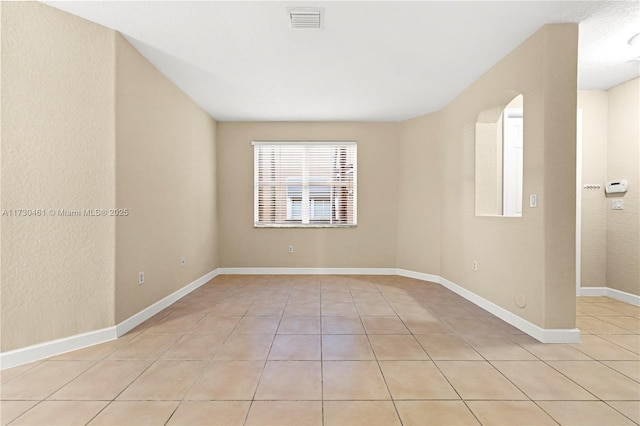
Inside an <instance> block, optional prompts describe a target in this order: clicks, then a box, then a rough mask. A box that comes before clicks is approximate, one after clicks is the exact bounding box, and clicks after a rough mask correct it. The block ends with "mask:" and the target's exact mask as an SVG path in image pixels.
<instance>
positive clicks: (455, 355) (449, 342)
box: [415, 334, 483, 361]
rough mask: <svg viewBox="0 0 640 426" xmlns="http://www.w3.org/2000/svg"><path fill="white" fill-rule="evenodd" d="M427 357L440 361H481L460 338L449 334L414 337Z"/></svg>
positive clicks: (473, 350)
mask: <svg viewBox="0 0 640 426" xmlns="http://www.w3.org/2000/svg"><path fill="white" fill-rule="evenodd" d="M415 337H416V339H417V340H418V342H419V343H420V344H421V345H422V347H423V348H424V350H425V351H426V352H427V354H428V355H429V357H430V358H431V359H434V360H441V361H472V360H482V359H483V358H482V356H480V354H479V353H478V352H476V351H475V349H473V348H472V347H471V346H469V345H468V344H467V342H465V341H464V340H463V339H462V338H460V337H458V336H452V335H449V334H418V335H416V336H415Z"/></svg>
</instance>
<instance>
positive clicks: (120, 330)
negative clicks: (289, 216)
mask: <svg viewBox="0 0 640 426" xmlns="http://www.w3.org/2000/svg"><path fill="white" fill-rule="evenodd" d="M223 274H228V275H318V274H330V275H399V276H403V277H408V278H414V279H418V280H423V281H430V282H435V283H438V284H441V285H443V286H445V287H446V288H448V289H449V290H451V291H453V292H455V293H456V294H458V295H460V296H462V297H464V298H465V299H467V300H469V301H470V302H472V303H474V304H476V305H478V306H479V307H481V308H483V309H484V310H486V311H488V312H490V313H492V314H493V315H495V316H497V317H498V318H500V319H502V320H504V321H505V322H507V323H509V324H511V325H512V326H514V327H516V328H518V329H519V330H522V331H523V332H525V333H527V334H528V335H530V336H532V337H534V338H535V339H537V340H539V341H541V342H543V343H576V342H579V341H580V331H579V330H578V329H544V328H541V327H538V326H537V325H535V324H533V323H531V322H529V321H527V320H525V319H523V318H521V317H519V316H517V315H515V314H514V313H512V312H510V311H508V310H506V309H504V308H502V307H500V306H498V305H496V304H495V303H493V302H490V301H488V300H487V299H484V298H483V297H481V296H478V295H477V294H475V293H473V292H471V291H469V290H467V289H465V288H464V287H461V286H459V285H458V284H455V283H453V282H452V281H449V280H447V279H446V278H443V277H440V276H439V275H432V274H426V273H422V272H414V271H409V270H405V269H396V268H218V269H216V270H214V271H211V272H209V273H208V274H206V275H204V276H202V277H200V278H198V279H197V280H195V281H193V282H192V283H190V284H187V285H186V286H184V287H183V288H181V289H180V290H178V291H176V292H174V293H172V294H170V295H169V296H167V297H165V298H163V299H162V300H160V301H158V302H156V303H154V304H153V305H151V306H149V307H147V308H145V309H143V310H142V311H140V312H138V313H137V314H135V315H133V316H131V317H130V318H128V319H126V320H124V321H122V322H121V323H119V324H117V325H115V326H113V327H107V328H103V329H100V330H95V331H91V332H88V333H83V334H78V335H74V336H69V337H66V338H63V339H58V340H53V341H50V342H44V343H40V344H37V345H33V346H28V347H25V348H20V349H16V350H13V351H8V352H3V353H0V369H2V370H3V369H6V368H11V367H16V366H19V365H22V364H27V363H29V362H33V361H37V360H41V359H44V358H49V357H52V356H55V355H60V354H63V353H65V352H69V351H73V350H77V349H82V348H84V347H87V346H91V345H95V344H98V343H104V342H108V341H110V340H113V339H116V338H118V337H120V336H122V335H124V334H125V333H127V332H128V331H130V330H132V329H133V328H135V327H137V326H138V325H140V324H142V323H143V322H144V321H146V320H147V319H149V318H151V317H152V316H153V315H155V314H157V313H158V312H160V311H161V310H163V309H165V308H167V307H168V306H170V305H171V304H173V303H174V302H176V301H177V300H179V299H180V298H182V297H184V296H186V295H187V294H189V293H191V292H192V291H194V290H196V289H197V288H198V287H200V286H202V285H203V284H205V283H207V282H208V281H210V280H212V279H213V278H215V277H216V276H218V275H223ZM602 289H604V291H603V290H602ZM582 290H583V291H584V293H585V294H582V295H598V296H600V295H606V296H609V297H612V298H614V299H617V300H621V301H624V302H627V303H631V304H634V305H638V306H640V297H639V296H636V295H633V294H629V293H625V292H622V291H619V290H614V289H610V288H604V287H602V288H600V287H599V288H589V289H587V288H584V289H582Z"/></svg>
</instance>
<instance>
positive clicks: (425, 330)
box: [399, 314, 451, 334]
mask: <svg viewBox="0 0 640 426" xmlns="http://www.w3.org/2000/svg"><path fill="white" fill-rule="evenodd" d="M399 316H400V319H402V322H404V325H406V326H407V328H408V329H409V331H411V333H413V334H447V333H450V332H451V330H450V328H449V327H448V326H447V325H446V324H444V323H443V322H441V321H439V320H437V319H435V318H428V317H425V316H418V315H404V314H399Z"/></svg>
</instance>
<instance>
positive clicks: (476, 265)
mask: <svg viewBox="0 0 640 426" xmlns="http://www.w3.org/2000/svg"><path fill="white" fill-rule="evenodd" d="M471 269H473V270H474V271H476V272H477V271H478V261H477V260H474V261H473V262H471Z"/></svg>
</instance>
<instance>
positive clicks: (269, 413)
mask: <svg viewBox="0 0 640 426" xmlns="http://www.w3.org/2000/svg"><path fill="white" fill-rule="evenodd" d="M274 425H278V426H322V402H321V401H254V402H253V403H252V404H251V410H250V411H249V416H248V417H247V422H246V423H245V426H274Z"/></svg>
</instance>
